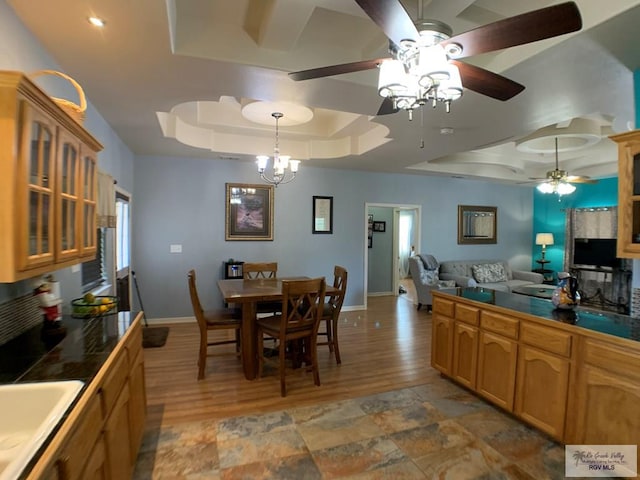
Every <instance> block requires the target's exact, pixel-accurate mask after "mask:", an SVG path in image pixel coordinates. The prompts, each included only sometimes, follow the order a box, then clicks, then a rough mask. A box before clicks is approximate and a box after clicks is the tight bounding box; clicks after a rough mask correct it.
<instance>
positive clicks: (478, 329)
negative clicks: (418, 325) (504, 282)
mask: <svg viewBox="0 0 640 480" xmlns="http://www.w3.org/2000/svg"><path fill="white" fill-rule="evenodd" d="M433 296H434V299H433V327H432V328H433V335H432V345H431V348H432V350H431V365H432V366H433V367H434V368H436V369H438V370H439V371H440V372H441V373H442V374H443V375H444V376H447V377H448V378H450V379H452V380H454V381H455V382H457V383H459V384H461V385H463V386H465V387H467V388H468V389H470V390H472V391H473V392H474V393H476V394H477V395H480V396H482V397H483V398H485V399H486V400H488V401H489V402H491V403H493V404H494V405H497V406H498V407H500V408H502V409H503V410H505V411H507V412H510V413H512V414H513V415H515V416H516V417H518V418H519V419H520V420H522V421H524V422H526V423H528V424H529V425H532V426H534V427H536V428H538V429H539V430H541V431H543V432H545V433H547V434H549V435H550V436H551V437H553V438H554V439H556V440H558V441H560V442H562V443H565V444H578V445H584V444H618V445H636V446H637V445H638V444H640V407H639V405H640V319H635V318H631V317H628V316H625V315H618V314H614V313H608V312H597V311H594V310H588V309H584V308H577V309H576V310H575V311H574V310H568V311H567V310H557V309H555V308H554V305H553V304H552V303H551V302H550V301H549V300H544V299H540V298H535V297H528V296H524V295H518V294H512V293H506V292H496V291H493V290H489V289H483V288H481V287H475V288H457V289H455V290H447V291H434V292H433Z"/></svg>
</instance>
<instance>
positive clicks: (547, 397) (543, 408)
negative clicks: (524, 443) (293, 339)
mask: <svg viewBox="0 0 640 480" xmlns="http://www.w3.org/2000/svg"><path fill="white" fill-rule="evenodd" d="M568 386H569V361H568V360H566V359H564V358H560V357H557V356H555V355H552V354H550V353H547V352H544V351H542V350H538V349H536V348H532V347H530V346H528V345H524V346H522V347H521V349H520V354H519V355H518V375H517V386H516V403H515V413H516V415H518V416H519V417H520V418H522V419H523V420H526V421H527V422H528V423H530V424H531V425H533V426H535V427H537V428H538V429H539V430H542V431H543V432H545V433H548V434H549V435H551V436H552V437H554V438H557V439H561V438H563V437H564V420H565V414H566V410H567V389H568Z"/></svg>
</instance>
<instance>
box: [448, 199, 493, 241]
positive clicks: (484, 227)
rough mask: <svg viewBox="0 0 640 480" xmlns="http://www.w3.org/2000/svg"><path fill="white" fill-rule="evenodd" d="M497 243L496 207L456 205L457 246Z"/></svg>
mask: <svg viewBox="0 0 640 480" xmlns="http://www.w3.org/2000/svg"><path fill="white" fill-rule="evenodd" d="M489 243H498V207H485V206H478V205H458V244H459V245H479V244H489Z"/></svg>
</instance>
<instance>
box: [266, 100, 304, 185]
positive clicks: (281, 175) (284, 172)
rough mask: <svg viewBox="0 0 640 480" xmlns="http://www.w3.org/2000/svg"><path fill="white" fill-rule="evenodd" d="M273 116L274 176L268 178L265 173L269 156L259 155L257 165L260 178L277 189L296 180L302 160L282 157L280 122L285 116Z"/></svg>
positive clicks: (275, 114) (279, 114)
mask: <svg viewBox="0 0 640 480" xmlns="http://www.w3.org/2000/svg"><path fill="white" fill-rule="evenodd" d="M271 116H272V117H273V118H275V119H276V144H275V147H274V149H273V174H272V175H271V176H268V175H267V174H266V173H265V171H266V169H267V164H268V163H269V156H267V155H258V157H257V158H258V161H257V163H258V173H259V174H260V178H261V179H262V180H264V181H265V182H267V183H270V184H271V185H275V186H276V187H277V186H278V185H280V184H285V183H289V182H292V181H293V180H294V179H295V178H296V173H297V172H298V166H299V165H300V160H291V157H290V156H289V155H280V145H279V137H278V134H279V132H278V121H279V120H280V119H281V118H282V117H284V114H283V113H281V112H273V113H272V114H271Z"/></svg>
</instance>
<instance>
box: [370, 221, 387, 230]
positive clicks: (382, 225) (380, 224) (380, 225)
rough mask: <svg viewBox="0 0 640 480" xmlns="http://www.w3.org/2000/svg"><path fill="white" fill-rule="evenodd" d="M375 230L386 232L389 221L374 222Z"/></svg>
mask: <svg viewBox="0 0 640 480" xmlns="http://www.w3.org/2000/svg"><path fill="white" fill-rule="evenodd" d="M373 231H374V232H386V231H387V222H382V221H375V222H373Z"/></svg>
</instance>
